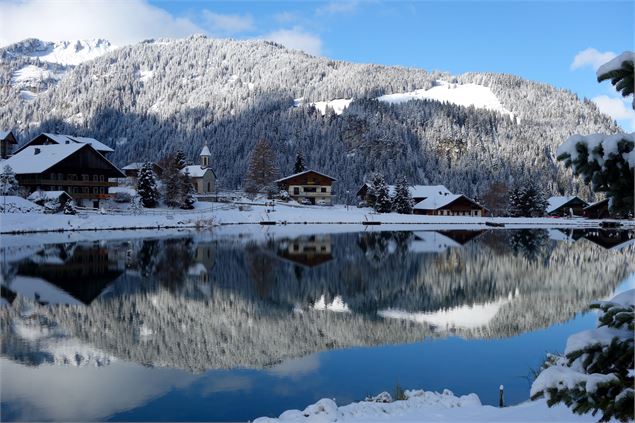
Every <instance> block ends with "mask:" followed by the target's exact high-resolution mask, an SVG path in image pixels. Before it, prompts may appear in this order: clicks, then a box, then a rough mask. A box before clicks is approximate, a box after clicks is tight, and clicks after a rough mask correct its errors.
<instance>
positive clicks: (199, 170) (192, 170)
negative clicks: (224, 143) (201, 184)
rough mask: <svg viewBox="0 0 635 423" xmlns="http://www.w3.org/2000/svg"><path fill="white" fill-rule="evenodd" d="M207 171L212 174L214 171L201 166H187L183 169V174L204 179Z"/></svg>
mask: <svg viewBox="0 0 635 423" xmlns="http://www.w3.org/2000/svg"><path fill="white" fill-rule="evenodd" d="M207 171H210V172H212V169H210V168H209V167H203V166H200V165H190V166H185V167H184V168H183V169H181V173H183V174H186V173H187V174H188V175H189V176H190V177H191V178H202V177H203V175H205V172H207Z"/></svg>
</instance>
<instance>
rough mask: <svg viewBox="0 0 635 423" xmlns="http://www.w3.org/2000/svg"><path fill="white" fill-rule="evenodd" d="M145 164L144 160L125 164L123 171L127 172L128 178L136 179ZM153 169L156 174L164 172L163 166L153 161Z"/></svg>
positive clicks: (159, 174)
mask: <svg viewBox="0 0 635 423" xmlns="http://www.w3.org/2000/svg"><path fill="white" fill-rule="evenodd" d="M143 165H145V163H144V162H134V163H130V164H127V165H125V166H124V167H122V168H121V170H122V171H123V173H125V174H126V177H127V178H129V179H135V178H138V177H139V172H140V171H141V168H142V167H143ZM152 171H153V172H154V174H155V175H157V176H161V174H162V173H163V168H162V167H161V166H159V165H158V164H156V163H152Z"/></svg>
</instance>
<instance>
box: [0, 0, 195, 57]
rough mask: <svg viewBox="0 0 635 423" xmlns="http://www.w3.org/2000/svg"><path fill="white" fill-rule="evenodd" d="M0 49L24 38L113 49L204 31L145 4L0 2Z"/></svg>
mask: <svg viewBox="0 0 635 423" xmlns="http://www.w3.org/2000/svg"><path fill="white" fill-rule="evenodd" d="M0 16H2V25H1V26H0V46H3V45H7V44H10V43H13V42H16V41H20V40H23V39H25V38H29V37H35V38H40V39H43V40H47V41H60V40H73V39H88V38H106V39H108V40H109V41H111V42H112V43H113V44H115V45H125V44H130V43H134V42H137V41H140V40H143V39H146V38H159V37H175V38H176V37H184V36H188V35H191V34H194V33H201V32H205V31H204V30H203V29H202V28H200V27H199V26H198V25H196V24H194V23H193V22H192V21H190V20H189V19H185V18H177V17H174V16H172V15H171V14H169V13H168V12H166V11H165V10H163V9H161V8H159V7H156V6H152V5H150V4H148V2H147V1H145V0H126V1H106V0H83V1H71V0H59V1H50V0H8V1H3V2H0Z"/></svg>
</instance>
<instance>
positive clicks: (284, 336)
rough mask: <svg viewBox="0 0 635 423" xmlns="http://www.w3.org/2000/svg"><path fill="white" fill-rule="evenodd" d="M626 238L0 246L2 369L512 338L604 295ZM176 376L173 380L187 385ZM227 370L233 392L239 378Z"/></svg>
mask: <svg viewBox="0 0 635 423" xmlns="http://www.w3.org/2000/svg"><path fill="white" fill-rule="evenodd" d="M633 243H634V233H633V232H628V231H619V230H590V231H588V230H577V229H576V230H570V231H560V230H548V231H547V230H518V231H436V232H435V231H417V232H408V231H401V232H364V233H345V234H321V235H303V236H299V237H293V238H287V237H284V236H278V237H276V236H270V237H265V238H264V239H259V240H256V239H252V238H249V237H233V238H230V239H224V238H222V237H221V238H219V237H209V236H208V235H201V234H198V235H192V236H185V237H177V238H166V239H158V238H156V239H136V240H126V241H112V242H91V243H71V244H68V243H67V244H52V245H45V246H39V247H37V248H32V250H30V251H29V252H28V254H27V253H25V252H24V251H25V250H24V248H23V247H20V248H17V247H12V246H11V244H10V243H8V244H5V245H3V251H2V253H3V256H4V257H6V259H5V260H6V262H5V263H4V265H3V272H2V273H3V281H2V298H3V301H4V302H5V303H6V304H7V305H6V306H5V307H2V308H1V309H0V329H1V335H2V339H1V341H2V342H1V344H0V353H1V354H2V356H3V357H4V358H3V367H2V373H3V378H4V376H6V375H9V373H10V374H11V375H12V377H15V378H19V377H20V376H19V373H20V370H19V368H18V367H15V364H17V363H19V364H21V365H25V366H39V367H41V366H43V365H45V364H48V365H55V366H56V367H60V366H63V367H70V366H73V367H87V366H88V367H93V366H96V367H98V368H104V367H112V366H121V364H119V363H121V362H124V363H138V364H140V365H142V366H150V367H160V368H177V369H184V370H185V371H186V374H191V373H199V372H203V371H206V370H209V369H237V368H256V369H258V368H268V369H269V370H268V372H269V373H268V374H269V375H270V376H272V377H282V376H285V377H291V375H293V377H294V378H302V377H305V376H306V375H308V374H310V373H311V372H313V371H315V369H316V368H317V366H318V365H319V362H318V361H317V359H316V355H315V353H318V352H320V351H325V350H332V349H339V348H344V347H351V346H376V345H385V344H398V343H404V342H412V341H417V340H421V339H443V338H446V337H448V336H451V335H458V336H460V337H462V338H465V339H499V338H509V337H511V336H514V335H518V334H522V333H526V332H528V331H533V330H536V329H540V328H549V327H551V326H552V325H554V324H556V323H559V322H564V321H567V320H569V319H571V318H572V317H573V316H574V315H575V314H576V313H578V312H580V311H581V310H584V309H585V308H586V305H587V304H588V303H589V302H590V301H593V300H595V299H598V298H604V297H606V296H607V295H608V294H610V292H611V291H612V290H613V289H614V288H615V286H616V285H617V283H618V282H619V281H621V280H623V279H624V278H625V277H626V276H627V275H628V274H629V272H633V271H634V270H635V261H634V260H633V247H632V245H633ZM11 363H13V364H11ZM117 368H119V367H117ZM118 371H119V370H118ZM46 372H47V374H49V373H50V375H53V374H58V371H57V370H56V371H54V370H47V371H46ZM29 374H31V373H29ZM178 375H179V376H178V379H179V382H178V383H190V382H191V381H192V380H193V379H191V378H189V377H187V376H186V375H182V374H181V373H178ZM231 376H232V377H231V378H230V379H231V380H232V381H233V382H232V383H233V384H228V385H227V386H228V387H229V388H231V387H232V386H233V388H232V389H233V390H234V391H236V390H240V389H242V388H240V386H243V385H242V384H241V385H240V386H239V384H238V383H239V382H240V381H242V382H243V383H247V382H245V380H244V378H243V379H241V376H239V375H238V376H237V375H233V374H232V375H231ZM33 377H34V378H35V376H33ZM37 377H40V376H37ZM51 377H52V376H51ZM157 377H160V376H157ZM228 377H229V376H228ZM34 380H35V379H34ZM228 380H229V379H228ZM220 382H221V381H217V383H220ZM212 385H213V386H212ZM212 385H209V384H208V386H207V388H206V389H211V390H212V391H210V392H216V390H217V389H220V388H218V385H214V384H212ZM169 386H170V384H169V383H168V384H167V385H166V387H165V389H169ZM214 386H216V388H214ZM223 386H225V385H223ZM229 388H227V389H229ZM25 389H26V388H25ZM162 389H163V388H162ZM159 391H161V389H159V390H154V391H152V392H151V393H148V394H147V396H145V397H144V398H149V397H152V396H153V395H158V392H159ZM161 392H163V391H161ZM21 395H26V394H25V393H22V394H21ZM353 399H355V398H353ZM3 401H4V399H3ZM3 405H4V404H3ZM117 407H119V406H117ZM124 408H125V407H124ZM286 408H288V407H286ZM118 409H121V408H118ZM4 413H5V412H4V411H3V419H4V417H7V415H5V414H4ZM96 415H99V414H96ZM22 417H24V416H22ZM27 417H28V416H27ZM84 417H86V418H92V417H90V415H86V416H84Z"/></svg>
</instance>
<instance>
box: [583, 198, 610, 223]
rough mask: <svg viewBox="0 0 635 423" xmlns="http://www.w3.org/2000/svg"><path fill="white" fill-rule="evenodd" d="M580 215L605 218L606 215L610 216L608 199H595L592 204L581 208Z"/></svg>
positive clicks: (590, 217)
mask: <svg viewBox="0 0 635 423" xmlns="http://www.w3.org/2000/svg"><path fill="white" fill-rule="evenodd" d="M582 215H583V216H584V217H587V218H589V219H606V218H607V217H611V212H610V211H609V199H608V198H607V199H605V200H601V201H597V202H595V203H593V204H590V205H588V206H586V207H585V208H584V209H582Z"/></svg>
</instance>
